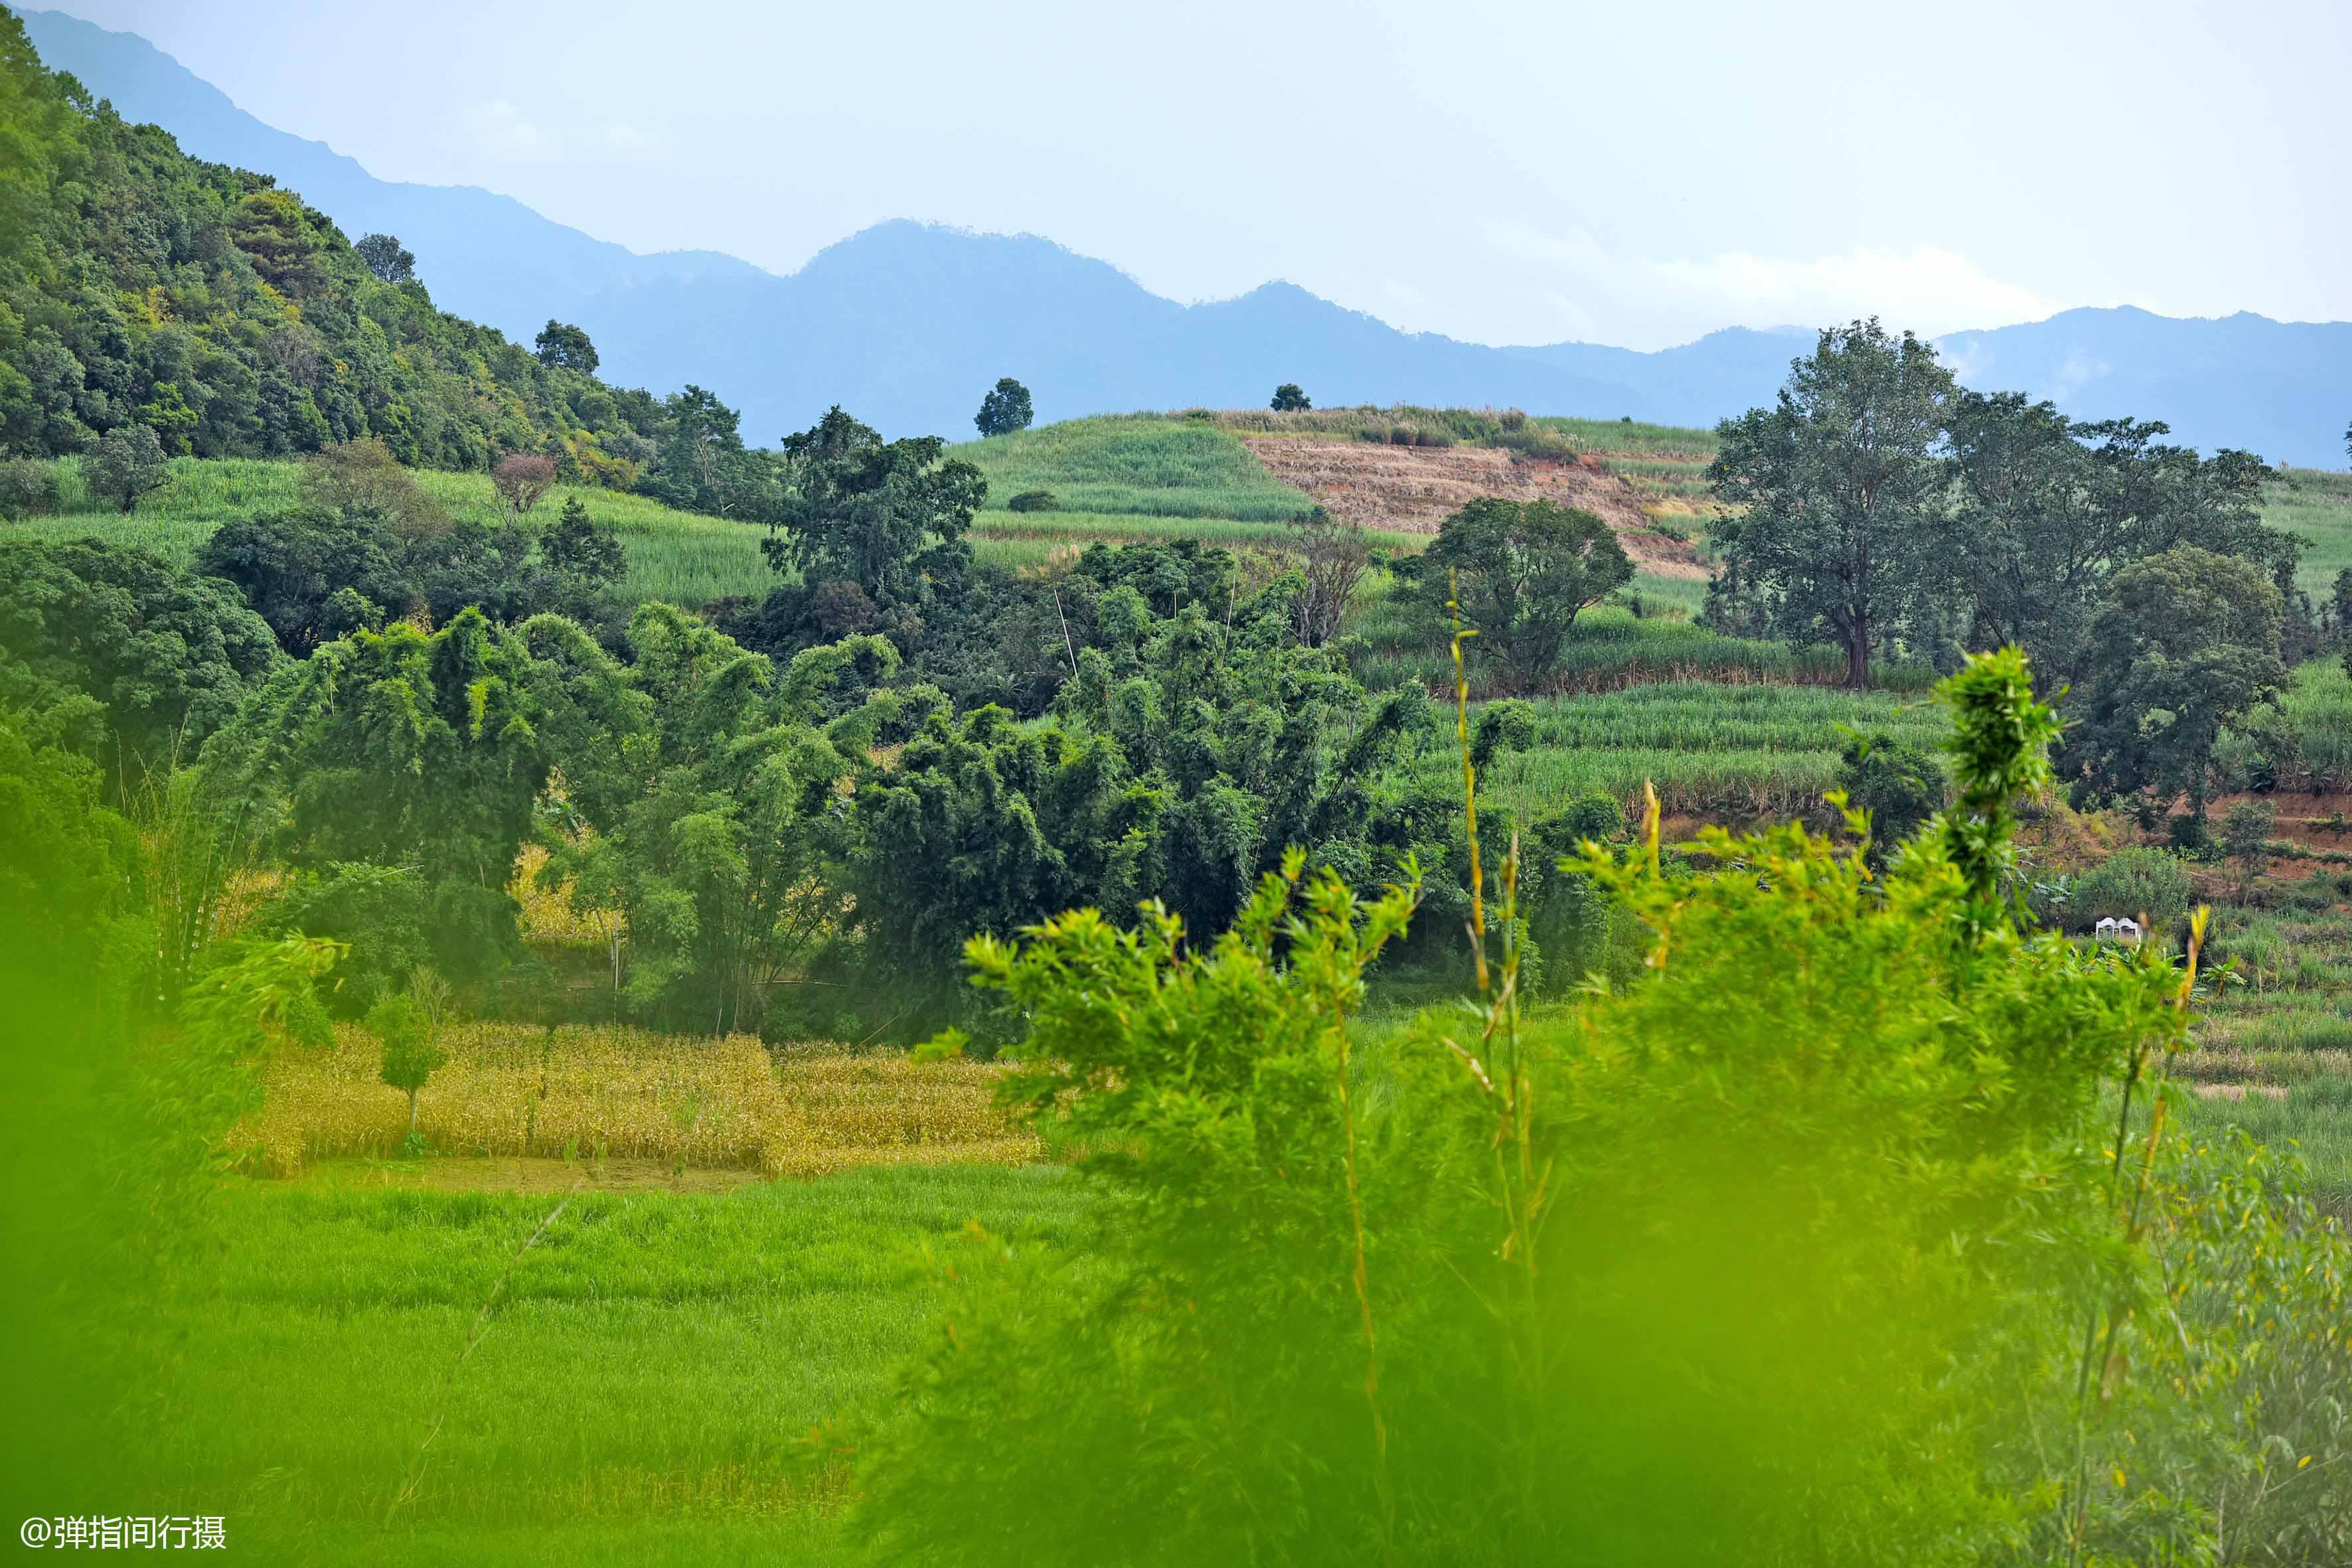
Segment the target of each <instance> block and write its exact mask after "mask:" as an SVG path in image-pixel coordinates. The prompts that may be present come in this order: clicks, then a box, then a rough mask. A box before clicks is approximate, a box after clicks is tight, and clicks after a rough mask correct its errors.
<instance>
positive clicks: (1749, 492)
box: [1707, 317, 1955, 690]
mask: <svg viewBox="0 0 2352 1568" xmlns="http://www.w3.org/2000/svg"><path fill="white" fill-rule="evenodd" d="M1954 392H1955V385H1954V383H1953V380H1952V374H1951V372H1950V371H1948V370H1947V369H1946V368H1945V367H1944V366H1943V365H1942V364H1940V363H1937V358H1936V351H1935V349H1934V348H1933V347H1931V346H1930V345H1929V344H1927V343H1926V342H1922V341H1920V340H1919V339H1917V338H1916V337H1914V336H1912V335H1911V334H1910V333H1909V332H1905V333H1904V334H1903V335H1902V337H1900V338H1899V339H1898V338H1893V337H1890V336H1888V335H1887V333H1886V331H1885V330H1884V329H1883V328H1881V327H1880V326H1879V324H1878V321H1877V319H1876V318H1875V317H1874V318H1872V319H1871V320H1869V321H1855V322H1853V323H1852V324H1851V325H1848V326H1844V327H1836V328H1831V329H1828V330H1826V331H1823V332H1822V335H1821V342H1820V343H1819V345H1818V346H1817V347H1816V348H1815V349H1814V351H1813V353H1812V355H1811V357H1810V358H1806V359H1801V360H1797V361H1795V362H1793V363H1792V364H1791V365H1790V373H1789V380H1788V384H1786V385H1785V386H1783V387H1782V388H1781V389H1780V400H1779V402H1778V403H1777V404H1776V405H1774V406H1772V407H1770V408H1751V409H1749V410H1748V412H1747V413H1746V414H1744V415H1742V416H1739V417H1738V418H1737V419H1727V420H1725V421H1724V422H1723V423H1722V424H1721V425H1720V426H1717V437H1718V439H1719V441H1720V443H1721V445H1720V447H1719V449H1718V451H1717V457H1716V459H1715V462H1714V464H1713V465H1712V466H1711V467H1710V468H1708V470H1707V477H1708V478H1709V479H1711V480H1712V481H1713V483H1714V486H1715V491H1716V494H1717V496H1718V497H1719V498H1720V499H1722V500H1724V501H1726V502H1727V503H1728V504H1730V505H1731V506H1732V507H1734V508H1736V509H1738V510H1736V511H1735V512H1734V514H1733V515H1730V516H1727V517H1726V518H1724V519H1723V520H1722V521H1720V522H1718V523H1717V526H1716V532H1715V539H1716V542H1717V546H1718V547H1719V548H1720V549H1721V550H1722V552H1723V553H1724V556H1725V558H1726V560H1727V563H1728V564H1729V566H1730V567H1731V569H1732V570H1733V571H1735V572H1736V573H1737V574H1738V577H1739V579H1740V581H1741V582H1742V583H1743V584H1745V585H1746V586H1747V588H1748V591H1749V592H1750V593H1751V594H1753V595H1756V596H1757V605H1758V606H1759V609H1760V612H1761V613H1762V614H1763V616H1765V618H1766V621H1767V624H1769V626H1771V627H1772V629H1773V630H1774V631H1776V632H1777V633H1779V634H1780V636H1782V637H1787V638H1789V639H1790V640H1791V641H1796V642H1827V643H1831V644H1832V645H1834V646H1835V647H1839V648H1841V649H1843V651H1844V653H1845V657H1846V684H1847V685H1848V686H1850V687H1853V689H1857V690H1859V689H1862V688H1863V687H1865V686H1867V685H1868V684H1869V683H1870V660H1871V656H1872V652H1873V650H1874V648H1881V647H1886V646H1888V645H1889V644H1890V643H1891V642H1893V641H1894V640H1895V637H1897V636H1899V635H1900V634H1901V632H1902V631H1903V629H1904V626H1905V622H1906V616H1909V615H1910V614H1911V613H1912V612H1914V611H1915V610H1916V609H1917V608H1918V606H1919V605H1921V604H1922V603H1923V601H1924V600H1925V599H1926V597H1927V595H1928V593H1929V591H1930V588H1931V586H1932V584H1933V583H1934V581H1935V578H1936V575H1937V563H1936V558H1937V553H1938V551H1937V542H1938V539H1939V537H1940V536H1939V534H1938V531H1937V528H1936V526H1935V525H1936V521H1937V516H1938V514H1939V512H1940V510H1941V508H1942V507H1943V505H1944V492H1945V476H1944V469H1943V467H1942V465H1941V463H1940V462H1939V461H1938V456H1937V450H1938V446H1939V443H1940V441H1941V439H1942V432H1943V426H1944V420H1945V411H1946V408H1947V405H1948V404H1949V402H1950V401H1951V399H1952V397H1953V395H1954Z"/></svg>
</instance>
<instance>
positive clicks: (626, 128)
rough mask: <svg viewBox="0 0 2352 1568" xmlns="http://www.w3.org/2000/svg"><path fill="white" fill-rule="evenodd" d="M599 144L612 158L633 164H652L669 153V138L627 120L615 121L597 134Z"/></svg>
mask: <svg viewBox="0 0 2352 1568" xmlns="http://www.w3.org/2000/svg"><path fill="white" fill-rule="evenodd" d="M596 142H597V144H598V145H599V146H600V147H602V148H603V149H604V152H606V153H610V154H611V155H612V156H614V157H615V158H619V159H623V160H625V161H626V162H628V163H651V162H653V161H654V160H655V159H656V158H659V157H660V156H662V155H663V154H664V153H667V152H668V151H669V148H670V141H669V138H668V137H667V136H665V135H663V134H662V133H661V132H658V131H648V130H646V128H645V127H644V126H642V125H637V124H633V123H632V122H630V121H625V120H615V121H613V122H612V123H611V124H609V125H606V126H605V127H604V129H603V130H601V131H599V132H597V133H596Z"/></svg>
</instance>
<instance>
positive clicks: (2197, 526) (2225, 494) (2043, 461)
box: [1942, 392, 2298, 680]
mask: <svg viewBox="0 0 2352 1568" xmlns="http://www.w3.org/2000/svg"><path fill="white" fill-rule="evenodd" d="M1948 418H1949V426H1948V441H1949V443H1950V447H1951V461H1952V465H1953V468H1954V470H1955V476H1954V477H1955V481H1956V488H1957V496H1956V500H1955V501H1954V504H1953V505H1952V506H1951V508H1950V510H1949V511H1948V516H1947V517H1946V519H1945V521H1944V530H1943V535H1942V536H1943V538H1944V540H1945V546H1944V551H1945V553H1944V556H1943V559H1944V560H1945V561H1946V562H1947V563H1948V568H1949V570H1950V572H1951V574H1952V575H1953V578H1954V580H1955V584H1956V585H1957V586H1958V589H1959V590H1960V592H1961V594H1962V595H1964V597H1965V602H1966V603H1967V604H1968V605H1969V613H1970V616H1971V625H1970V626H1969V628H1968V643H1969V647H1984V646H1990V645H1992V644H1995V643H2003V642H2007V643H2015V644H2018V645H2019V646H2021V647H2024V648H2026V649H2027V651H2028V652H2029V653H2031V654H2032V656H2033V658H2034V661H2035V663H2036V665H2037V667H2039V668H2046V669H2049V670H2051V671H2053V672H2054V673H2055V674H2056V676H2058V677H2059V678H2060V679H2068V680H2071V679H2077V678H2079V677H2080V675H2081V673H2082V671H2083V668H2084V659H2085V658H2087V657H2088V656H2089V652H2088V648H2087V646H2086V645H2087V642H2088V640H2089V637H2090V635H2091V633H2090V627H2091V622H2092V621H2093V619H2094V618H2095V616H2097V614H2098V612H2099V608H2100V606H2101V605H2102V603H2103V602H2104V601H2105V596H2106V595H2108V594H2109V593H2110V592H2111V591H2112V586H2111V585H2112V584H2114V582H2115V579H2116V576H2117V575H2118V574H2120V573H2122V572H2123V571H2125V570H2126V568H2128V567H2129V566H2130V565H2131V564H2132V563H2135V562H2137V561H2141V560H2145V559H2147V557H2149V556H2151V555H2156V554H2159V553H2161V552H2164V551H2167V550H2169V549H2171V548H2173V547H2174V546H2176V545H2180V544H2191V545H2195V546H2198V547H2199V548H2201V549H2204V550H2208V551H2211V552H2216V553H2218V554H2224V555H2239V556H2243V557H2246V558H2247V559H2249V560H2251V561H2253V562H2255V563H2257V564H2259V565H2260V566H2262V567H2263V569H2264V570H2265V571H2267V572H2268V573H2269V574H2272V576H2273V580H2274V581H2275V582H2276V583H2277V584H2279V586H2280V588H2281V590H2282V591H2286V590H2291V589H2292V588H2293V586H2294V566H2295V561H2296V557H2297V553H2298V552H2297V550H2296V548H2295V547H2294V541H2293V540H2291V539H2290V538H2289V537H2288V536H2286V535H2285V534H2284V533H2282V532H2279V531H2275V530H2273V529H2270V528H2266V527H2265V526H2264V525H2263V521H2262V518H2261V513H2260V510H2259V503H2260V500H2261V497H2262V490H2263V481H2264V478H2265V473H2266V470H2265V469H2264V468H2263V464H2262V462H2261V461H2260V460H2259V459H2257V458H2254V457H2253V456H2252V454H2250V453H2246V452H2231V451H2223V452H2219V453H2216V454H2215V455H2214V456H2213V457H2211V458H2200V457H2199V456H2198V455H2197V454H2196V453H2195V452H2194V451H2192V450H2189V448H2187V447H2175V446H2170V445H2168V444H2166V443H2164V442H2163V441H2161V440H2160V439H2158V438H2159V437H2162V436H2163V435H2164V434H2166V431H2165V427H2164V426H2162V425H2159V424H2149V423H2141V422H2138V421H2135V420H2128V419H2117V420H2109V421H2106V422H2104V423H2097V424H2086V423H2078V422H2076V421H2073V420H2070V419H2068V418H2066V417H2065V416H2063V415H2062V414H2060V413H2058V412H2057V410H2056V409H2055V408H2053V407H2052V406H2051V405H2049V404H2047V403H2038V404H2029V403H2028V402H2027V401H2026V400H2025V398H2024V397H2023V396H2022V395H2019V394H2016V393H2003V394H2000V395H1995V396H1990V397H1987V396H1982V395H1978V394H1976V393H1972V392H1963V393H1961V394H1959V395H1958V397H1957V398H1956V399H1955V400H1954V401H1953V403H1952V405H1951V406H1950V410H1949V416H1948ZM2273 636H2275V634H2273Z"/></svg>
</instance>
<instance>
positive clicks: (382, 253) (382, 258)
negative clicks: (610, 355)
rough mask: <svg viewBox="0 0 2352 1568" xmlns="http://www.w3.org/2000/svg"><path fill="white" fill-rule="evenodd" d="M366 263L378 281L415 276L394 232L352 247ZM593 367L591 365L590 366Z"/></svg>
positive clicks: (413, 264)
mask: <svg viewBox="0 0 2352 1568" xmlns="http://www.w3.org/2000/svg"><path fill="white" fill-rule="evenodd" d="M352 249H353V250H356V251H358V252H359V253H360V259H361V260H362V261H364V262H366V263H367V267H368V270H369V271H370V272H373V273H374V274H375V276H376V281H377V282H379V283H405V282H407V281H408V280H409V279H412V278H414V277H415V276H416V258H415V256H413V255H411V254H410V253H409V251H408V249H407V248H406V247H404V246H403V245H402V244H401V243H400V237H399V236H398V235H396V234H367V235H362V236H361V237H360V242H359V243H358V244H357V245H354V246H352ZM592 368H593V367H592Z"/></svg>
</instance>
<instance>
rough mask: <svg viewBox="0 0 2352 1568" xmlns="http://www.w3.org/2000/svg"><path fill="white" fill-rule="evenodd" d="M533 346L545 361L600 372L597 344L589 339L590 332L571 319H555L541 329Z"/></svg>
mask: <svg viewBox="0 0 2352 1568" xmlns="http://www.w3.org/2000/svg"><path fill="white" fill-rule="evenodd" d="M531 347H532V349H533V350H534V351H535V352H536V353H538V355H539V363H541V364H543V365H547V366H550V367H551V368H556V369H562V370H576V371H578V372H580V373H581V374H583V375H593V374H596V345H595V344H594V343H592V342H589V341H588V334H587V333H586V332H583V331H581V330H580V329H579V328H578V327H575V326H573V325H572V324H571V323H570V322H568V321H554V320H552V319H551V320H550V321H548V323H547V325H546V326H544V327H542V328H541V329H540V333H539V336H538V337H537V338H535V339H533V340H532V342H531Z"/></svg>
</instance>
